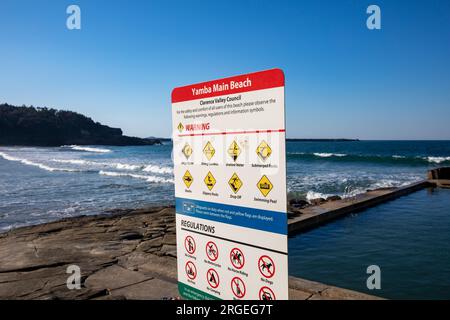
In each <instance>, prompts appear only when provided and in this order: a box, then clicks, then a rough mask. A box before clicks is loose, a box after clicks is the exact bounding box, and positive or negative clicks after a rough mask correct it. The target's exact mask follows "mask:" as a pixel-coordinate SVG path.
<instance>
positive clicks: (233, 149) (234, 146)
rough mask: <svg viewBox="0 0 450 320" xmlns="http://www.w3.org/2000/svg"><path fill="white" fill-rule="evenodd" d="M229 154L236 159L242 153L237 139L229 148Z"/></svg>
mask: <svg viewBox="0 0 450 320" xmlns="http://www.w3.org/2000/svg"><path fill="white" fill-rule="evenodd" d="M228 154H229V155H230V157H231V158H232V159H233V161H236V159H237V158H238V157H239V155H240V154H241V149H240V148H239V145H238V144H237V143H236V141H233V143H232V144H231V145H230V147H229V148H228Z"/></svg>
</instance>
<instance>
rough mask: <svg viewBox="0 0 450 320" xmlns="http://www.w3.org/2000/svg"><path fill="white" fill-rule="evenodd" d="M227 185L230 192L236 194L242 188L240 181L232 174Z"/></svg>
mask: <svg viewBox="0 0 450 320" xmlns="http://www.w3.org/2000/svg"><path fill="white" fill-rule="evenodd" d="M228 184H229V185H230V187H231V190H233V192H234V193H237V192H238V191H239V189H240V188H241V187H242V181H241V179H239V177H238V175H237V174H236V173H234V174H233V176H232V177H231V179H230V180H229V181H228Z"/></svg>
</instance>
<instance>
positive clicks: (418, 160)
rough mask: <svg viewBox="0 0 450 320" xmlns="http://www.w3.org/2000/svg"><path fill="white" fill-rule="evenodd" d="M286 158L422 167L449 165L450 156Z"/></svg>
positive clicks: (312, 155) (318, 154) (303, 154)
mask: <svg viewBox="0 0 450 320" xmlns="http://www.w3.org/2000/svg"><path fill="white" fill-rule="evenodd" d="M287 156H288V158H294V159H304V160H318V159H322V160H324V161H335V162H370V163H386V164H403V165H405V164H406V165H424V164H442V163H450V156H427V157H423V156H402V155H392V156H384V155H359V154H345V153H328V152H314V153H306V152H288V153H287Z"/></svg>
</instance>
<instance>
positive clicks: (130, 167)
mask: <svg viewBox="0 0 450 320" xmlns="http://www.w3.org/2000/svg"><path fill="white" fill-rule="evenodd" d="M112 165H113V166H115V167H116V168H117V169H119V170H138V169H140V168H142V166H139V165H135V164H127V163H114V164H112Z"/></svg>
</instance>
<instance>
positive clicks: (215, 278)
mask: <svg viewBox="0 0 450 320" xmlns="http://www.w3.org/2000/svg"><path fill="white" fill-rule="evenodd" d="M206 280H208V283H209V285H210V286H211V287H212V288H214V289H215V288H217V287H218V286H219V283H220V279H219V274H218V273H217V271H216V270H214V269H209V270H208V272H206Z"/></svg>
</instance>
